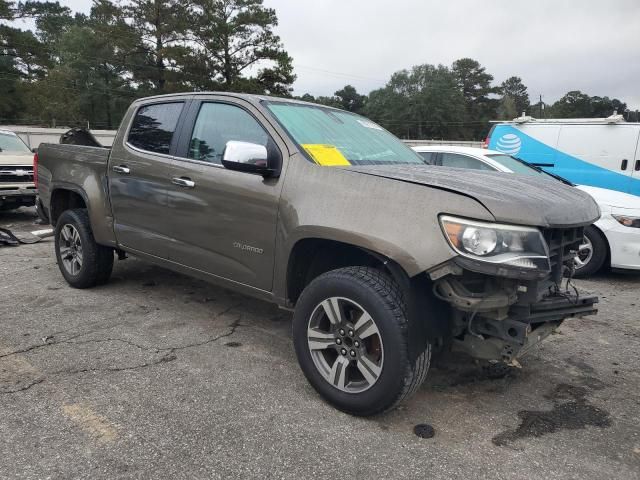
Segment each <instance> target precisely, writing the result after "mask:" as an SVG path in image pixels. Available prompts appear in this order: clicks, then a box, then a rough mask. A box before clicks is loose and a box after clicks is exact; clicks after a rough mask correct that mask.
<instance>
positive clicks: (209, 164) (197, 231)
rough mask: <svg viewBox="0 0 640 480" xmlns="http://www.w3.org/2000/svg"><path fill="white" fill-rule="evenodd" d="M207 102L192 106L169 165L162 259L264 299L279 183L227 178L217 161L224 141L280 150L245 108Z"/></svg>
mask: <svg viewBox="0 0 640 480" xmlns="http://www.w3.org/2000/svg"><path fill="white" fill-rule="evenodd" d="M210 98H211V100H202V101H198V102H196V101H194V102H193V104H192V106H191V108H190V113H189V115H188V120H187V121H185V128H183V129H182V133H181V138H180V147H179V152H178V154H177V157H179V158H176V160H175V161H174V162H173V168H172V173H171V181H172V183H171V184H170V185H169V189H168V209H167V212H166V214H165V221H167V223H168V224H169V225H170V228H171V230H170V236H171V242H170V250H169V259H170V260H171V261H173V262H176V263H179V264H181V265H184V266H187V267H190V268H193V269H196V270H199V271H203V272H206V273H209V274H212V275H214V276H217V277H221V278H225V279H228V280H232V281H234V282H239V283H242V284H245V285H249V286H252V287H256V288H259V289H262V290H267V291H269V290H270V289H271V286H272V277H273V264H274V257H275V241H276V240H275V237H276V222H277V216H278V203H279V199H280V192H281V189H282V180H281V178H282V177H281V178H267V179H265V178H263V177H262V176H260V175H255V174H251V173H245V172H238V171H231V170H227V169H225V168H224V167H223V166H222V163H221V160H222V152H223V151H224V148H225V146H226V143H227V142H228V141H231V140H238V141H243V142H251V143H255V144H260V145H265V146H266V145H267V142H268V141H270V140H271V141H273V142H275V143H276V144H277V145H279V147H278V148H279V149H280V151H281V152H283V153H284V151H285V148H286V147H285V145H284V144H283V143H278V140H277V135H276V134H275V132H274V131H271V130H270V128H271V127H269V126H267V125H266V124H265V123H264V122H260V121H259V120H258V118H261V114H260V112H258V111H257V110H255V109H254V107H252V106H251V105H250V104H249V103H245V102H243V101H241V100H233V101H231V100H229V99H228V98H226V99H217V100H216V97H210ZM280 142H281V140H280Z"/></svg>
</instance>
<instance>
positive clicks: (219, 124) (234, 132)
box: [189, 103, 268, 165]
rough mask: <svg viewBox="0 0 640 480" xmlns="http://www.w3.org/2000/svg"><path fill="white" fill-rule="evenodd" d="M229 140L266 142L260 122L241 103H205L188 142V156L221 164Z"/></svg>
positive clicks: (262, 143) (266, 138) (265, 135)
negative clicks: (240, 105) (235, 104)
mask: <svg viewBox="0 0 640 480" xmlns="http://www.w3.org/2000/svg"><path fill="white" fill-rule="evenodd" d="M230 140H237V141H242V142H249V143H256V144H258V145H264V146H266V145H267V140H268V136H267V133H266V132H265V131H264V129H263V128H262V127H261V126H260V124H259V123H258V122H257V121H256V119H255V118H253V117H252V116H251V115H250V114H249V113H247V112H246V111H245V110H243V109H242V108H240V107H236V106H234V105H229V104H226V103H204V104H202V107H201V108H200V112H199V113H198V118H197V119H196V124H195V126H194V128H193V133H192V134H191V141H190V143H189V158H193V159H194V160H200V161H203V162H211V163H215V164H218V165H220V164H221V163H222V152H223V151H224V149H225V146H226V145H227V142H229V141H230Z"/></svg>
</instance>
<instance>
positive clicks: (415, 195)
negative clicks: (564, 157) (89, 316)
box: [38, 93, 600, 415]
mask: <svg viewBox="0 0 640 480" xmlns="http://www.w3.org/2000/svg"><path fill="white" fill-rule="evenodd" d="M38 179H39V192H40V197H41V199H42V205H43V209H44V213H45V214H46V215H47V217H48V218H49V219H50V222H51V223H52V225H55V254H56V257H57V261H58V265H59V267H60V271H61V272H62V275H63V276H64V278H65V279H66V280H67V282H68V283H69V284H70V285H71V286H73V287H76V288H87V287H92V286H95V285H98V284H103V283H105V282H106V281H107V280H108V278H109V275H110V274H111V269H112V266H113V262H114V253H117V254H118V257H119V258H123V257H124V256H125V255H126V254H127V253H128V254H132V255H135V256H138V257H140V258H142V259H145V260H148V261H150V262H153V263H156V264H159V265H162V266H164V267H167V268H169V269H172V270H175V271H178V272H182V273H185V274H187V275H192V276H194V277H198V278H202V279H205V280H209V281H211V282H214V283H217V284H219V285H222V286H224V287H227V288H230V289H234V290H238V291H240V292H243V293H245V294H248V295H253V296H255V297H258V298H261V299H264V300H267V301H271V302H275V303H277V304H278V305H279V306H281V307H282V308H287V309H292V310H294V315H293V339H294V347H295V351H296V354H297V357H298V361H299V363H300V366H301V368H302V371H303V373H304V375H305V376H306V377H307V379H308V381H309V382H310V383H311V384H312V385H313V387H314V388H315V389H316V390H317V391H318V392H319V394H320V395H322V396H323V397H324V398H325V399H326V400H328V401H329V402H330V403H331V404H333V405H334V406H335V407H337V408H339V409H341V410H343V411H346V412H349V413H352V414H356V415H372V414H375V413H378V412H382V411H385V410H388V409H390V408H393V407H394V406H395V405H397V404H398V403H399V402H401V401H402V400H403V399H405V398H407V397H408V396H409V395H411V394H412V393H413V392H414V391H415V390H416V389H417V388H418V387H419V386H420V384H421V383H422V382H423V380H424V378H425V376H426V374H427V371H428V368H429V364H430V359H431V355H432V351H433V352H440V351H445V352H446V351H453V352H462V353H466V354H468V355H471V356H472V357H475V358H479V359H482V360H486V361H490V362H507V363H512V362H514V361H515V359H516V358H517V357H519V356H520V355H522V354H524V353H525V352H526V351H527V350H528V349H530V348H531V347H532V346H533V345H535V344H536V343H537V342H539V341H540V340H541V339H543V338H544V337H546V336H547V335H549V333H551V332H552V330H553V329H554V328H556V327H557V326H558V325H559V324H560V323H561V322H562V321H563V320H564V319H566V318H568V317H581V316H584V315H589V314H593V313H595V312H596V309H595V308H594V304H595V303H596V302H597V298H596V297H590V296H582V295H579V294H578V291H577V290H575V289H570V288H569V287H570V283H569V282H570V280H571V274H572V271H573V257H574V256H575V254H576V251H577V250H578V247H579V245H580V242H581V239H582V235H583V229H584V227H586V226H588V225H590V224H592V223H593V222H594V221H596V220H597V219H598V217H599V215H600V212H599V210H598V207H597V205H596V204H595V203H594V201H593V200H592V199H591V197H590V196H589V195H587V194H586V193H583V192H581V191H579V190H577V189H574V188H571V187H568V186H565V185H563V184H561V183H560V182H556V181H553V180H546V179H544V178H532V177H527V176H521V175H517V174H514V175H500V174H499V173H494V172H481V171H478V172H475V171H463V170H459V169H455V168H444V167H433V166H430V165H425V164H424V162H423V161H422V159H421V157H419V156H418V155H417V154H416V153H415V152H413V151H412V150H411V149H410V148H409V147H407V146H405V145H404V144H403V143H402V142H401V141H399V140H398V139H397V138H396V137H394V136H393V135H391V134H390V133H389V132H387V131H385V130H384V129H383V128H381V127H380V126H378V125H377V124H375V123H373V122H371V121H369V120H367V119H365V118H363V117H360V116H358V115H354V114H351V113H348V112H344V111H341V110H337V109H333V108H328V107H324V106H319V105H314V104H310V103H305V102H300V101H295V100H290V99H281V98H271V97H265V96H252V95H242V94H233V93H189V94H176V95H168V96H157V97H151V98H146V99H141V100H137V101H135V102H134V103H133V104H132V105H131V107H130V108H129V110H128V112H127V113H126V115H125V117H124V119H123V121H122V125H121V127H120V129H119V131H118V133H117V136H116V138H115V142H114V144H113V147H112V148H111V149H106V148H98V147H88V146H74V145H54V144H45V145H42V146H41V147H40V149H39V160H38ZM565 282H566V283H565ZM563 284H564V285H563Z"/></svg>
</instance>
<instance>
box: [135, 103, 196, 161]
mask: <svg viewBox="0 0 640 480" xmlns="http://www.w3.org/2000/svg"><path fill="white" fill-rule="evenodd" d="M183 106H184V103H183V102H173V103H156V104H153V105H145V106H143V107H140V109H138V111H137V112H136V116H135V117H134V119H133V122H132V123H131V129H130V130H129V138H128V139H127V141H128V142H129V144H131V145H133V146H134V147H136V148H140V149H141V150H146V151H147V152H153V153H163V154H165V155H167V154H169V149H170V148H171V140H172V139H173V134H174V133H175V131H176V126H177V125H178V119H179V118H180V113H181V112H182V107H183Z"/></svg>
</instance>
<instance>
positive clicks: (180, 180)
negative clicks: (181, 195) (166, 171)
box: [171, 177, 196, 188]
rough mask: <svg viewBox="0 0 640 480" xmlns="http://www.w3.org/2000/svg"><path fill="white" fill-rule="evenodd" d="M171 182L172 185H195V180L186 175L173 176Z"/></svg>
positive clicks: (189, 186) (188, 186)
mask: <svg viewBox="0 0 640 480" xmlns="http://www.w3.org/2000/svg"><path fill="white" fill-rule="evenodd" d="M171 183H173V184H174V185H179V186H181V187H187V188H193V187H195V186H196V182H194V181H193V180H191V179H190V178H188V177H173V178H172V179H171Z"/></svg>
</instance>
